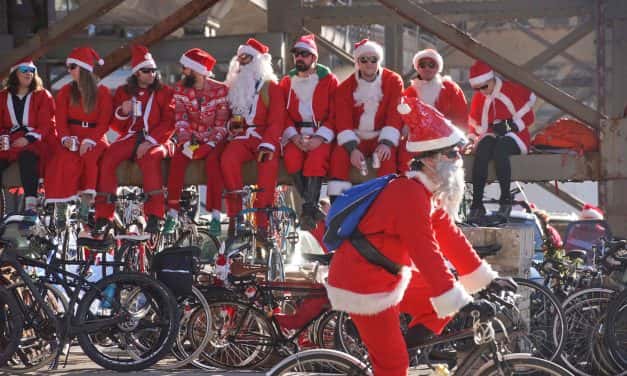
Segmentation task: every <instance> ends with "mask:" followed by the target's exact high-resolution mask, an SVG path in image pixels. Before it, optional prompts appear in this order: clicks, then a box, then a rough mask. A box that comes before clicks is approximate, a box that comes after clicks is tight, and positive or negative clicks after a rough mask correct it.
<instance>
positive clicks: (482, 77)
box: [468, 71, 494, 86]
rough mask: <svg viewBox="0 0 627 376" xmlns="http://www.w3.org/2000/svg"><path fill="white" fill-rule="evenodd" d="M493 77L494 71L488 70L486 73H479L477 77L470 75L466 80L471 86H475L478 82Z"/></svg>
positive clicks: (480, 82)
mask: <svg viewBox="0 0 627 376" xmlns="http://www.w3.org/2000/svg"><path fill="white" fill-rule="evenodd" d="M492 78H494V71H489V72H488V73H484V74H482V75H479V76H477V77H470V78H469V79H468V82H470V85H471V86H477V85H479V84H482V83H484V82H486V81H488V80H490V79H492Z"/></svg>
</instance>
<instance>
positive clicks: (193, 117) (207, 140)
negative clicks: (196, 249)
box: [163, 48, 231, 236]
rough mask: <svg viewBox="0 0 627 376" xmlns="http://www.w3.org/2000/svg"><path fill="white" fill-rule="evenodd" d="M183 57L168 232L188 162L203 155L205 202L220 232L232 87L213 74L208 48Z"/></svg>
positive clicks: (174, 219)
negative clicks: (223, 160)
mask: <svg viewBox="0 0 627 376" xmlns="http://www.w3.org/2000/svg"><path fill="white" fill-rule="evenodd" d="M179 62H180V63H181V66H182V67H183V79H182V80H181V81H179V82H177V83H176V86H175V87H174V125H175V127H176V133H175V136H174V139H175V141H176V145H177V148H176V151H175V152H174V156H173V157H172V162H171V163H170V175H169V177H168V200H167V204H168V216H167V218H166V221H165V225H164V228H163V231H164V232H165V233H170V232H173V231H174V228H175V226H176V222H177V218H178V212H179V210H180V203H179V200H180V199H181V190H182V189H183V180H184V178H185V170H186V169H187V166H188V165H189V162H190V161H192V160H194V159H204V160H205V171H206V174H207V196H206V200H205V203H206V207H207V210H208V211H210V212H211V217H212V218H211V223H210V225H209V231H210V232H211V233H212V234H213V235H215V236H218V235H220V212H221V210H222V191H223V190H224V183H223V179H222V170H220V155H221V154H222V151H223V150H224V145H225V141H226V134H227V130H226V123H227V121H228V120H229V117H230V115H231V113H230V111H229V106H228V101H227V99H226V96H227V93H228V88H227V86H226V85H225V84H223V83H221V82H218V81H215V80H212V79H211V78H209V77H211V76H212V75H213V73H212V72H211V70H212V69H213V66H214V65H215V63H216V60H215V59H214V58H213V56H211V55H210V54H209V53H208V52H206V51H203V50H201V49H199V48H193V49H191V50H189V51H187V52H185V53H184V54H183V55H182V56H181V59H180V61H179Z"/></svg>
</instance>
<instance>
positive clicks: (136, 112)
mask: <svg viewBox="0 0 627 376" xmlns="http://www.w3.org/2000/svg"><path fill="white" fill-rule="evenodd" d="M133 116H134V117H140V116H142V102H140V101H138V100H137V99H133Z"/></svg>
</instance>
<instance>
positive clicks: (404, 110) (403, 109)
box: [396, 102, 411, 115]
mask: <svg viewBox="0 0 627 376" xmlns="http://www.w3.org/2000/svg"><path fill="white" fill-rule="evenodd" d="M396 111H398V113H399V114H401V115H407V114H408V113H410V112H411V107H409V105H408V104H407V103H405V102H403V103H399V105H398V106H396Z"/></svg>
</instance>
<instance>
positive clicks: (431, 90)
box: [412, 74, 442, 106]
mask: <svg viewBox="0 0 627 376" xmlns="http://www.w3.org/2000/svg"><path fill="white" fill-rule="evenodd" d="M412 85H413V86H414V88H415V89H416V92H417V93H418V97H419V98H420V100H421V101H423V102H424V103H426V104H428V105H429V106H435V101H437V100H438V97H439V96H440V90H442V77H441V76H440V75H439V74H436V75H435V77H433V79H432V80H431V81H423V80H419V79H415V80H413V81H412Z"/></svg>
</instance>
